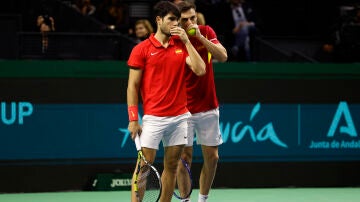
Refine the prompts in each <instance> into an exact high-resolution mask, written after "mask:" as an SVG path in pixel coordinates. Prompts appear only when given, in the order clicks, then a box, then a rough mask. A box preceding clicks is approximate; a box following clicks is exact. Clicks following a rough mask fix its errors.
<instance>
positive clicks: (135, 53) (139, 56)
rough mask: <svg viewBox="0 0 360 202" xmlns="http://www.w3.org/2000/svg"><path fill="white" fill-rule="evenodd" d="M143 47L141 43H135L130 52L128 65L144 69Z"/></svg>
mask: <svg viewBox="0 0 360 202" xmlns="http://www.w3.org/2000/svg"><path fill="white" fill-rule="evenodd" d="M143 50H144V48H143V47H142V44H141V43H140V44H137V45H136V46H135V47H134V48H133V50H132V51H131V53H130V56H129V59H128V62H127V64H128V66H129V67H131V68H136V69H144V68H145V57H144V52H143Z"/></svg>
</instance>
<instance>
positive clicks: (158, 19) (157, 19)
mask: <svg viewBox="0 0 360 202" xmlns="http://www.w3.org/2000/svg"><path fill="white" fill-rule="evenodd" d="M160 21H161V17H160V16H156V18H155V22H156V24H158V23H159V22H160Z"/></svg>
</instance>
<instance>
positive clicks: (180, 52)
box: [175, 49, 183, 54]
mask: <svg viewBox="0 0 360 202" xmlns="http://www.w3.org/2000/svg"><path fill="white" fill-rule="evenodd" d="M175 53H176V54H182V53H183V51H182V50H181V49H176V50H175Z"/></svg>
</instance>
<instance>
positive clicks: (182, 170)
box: [176, 146, 193, 201]
mask: <svg viewBox="0 0 360 202" xmlns="http://www.w3.org/2000/svg"><path fill="white" fill-rule="evenodd" d="M192 154H193V147H192V146H185V147H184V150H183V152H182V154H181V158H182V159H183V160H185V161H186V163H187V164H188V165H189V168H191V163H192ZM182 164H183V163H182V162H181V160H180V161H179V164H178V170H177V174H176V181H177V186H178V188H179V192H180V193H181V196H185V195H186V194H188V192H187V191H188V187H187V186H189V184H190V183H191V182H190V178H189V177H187V176H188V171H187V170H186V167H185V166H183V165H182ZM182 201H190V196H189V197H188V198H187V199H184V200H182Z"/></svg>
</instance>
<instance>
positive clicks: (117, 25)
mask: <svg viewBox="0 0 360 202" xmlns="http://www.w3.org/2000/svg"><path fill="white" fill-rule="evenodd" d="M97 18H98V19H99V20H100V21H102V22H103V23H105V24H106V25H108V28H109V29H113V30H117V31H120V32H122V33H127V32H128V29H129V11H128V6H127V4H124V3H123V2H122V1H121V0H104V1H103V2H102V3H101V4H100V5H99V8H98V12H97Z"/></svg>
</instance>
